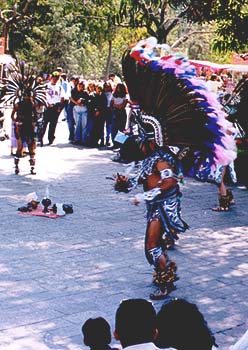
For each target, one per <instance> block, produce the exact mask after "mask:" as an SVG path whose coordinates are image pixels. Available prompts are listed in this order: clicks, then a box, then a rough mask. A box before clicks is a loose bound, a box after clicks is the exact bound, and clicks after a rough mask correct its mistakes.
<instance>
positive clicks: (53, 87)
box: [43, 71, 65, 145]
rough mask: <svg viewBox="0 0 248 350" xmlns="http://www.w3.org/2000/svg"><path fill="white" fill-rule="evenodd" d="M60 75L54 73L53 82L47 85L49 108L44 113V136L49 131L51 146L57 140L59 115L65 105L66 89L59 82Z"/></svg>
mask: <svg viewBox="0 0 248 350" xmlns="http://www.w3.org/2000/svg"><path fill="white" fill-rule="evenodd" d="M59 78H60V74H59V72H57V71H55V72H53V73H52V77H51V81H50V82H49V83H48V84H47V90H46V98H47V108H46V110H45V112H44V129H43V136H44V134H45V132H46V129H47V125H48V124H49V129H48V142H49V143H48V144H49V145H51V144H52V143H53V141H54V139H55V135H54V134H55V130H56V126H57V123H58V118H59V115H60V113H61V111H62V109H63V103H64V98H65V92H64V89H63V88H62V86H61V83H60V82H59Z"/></svg>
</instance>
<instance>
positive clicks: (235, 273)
mask: <svg viewBox="0 0 248 350" xmlns="http://www.w3.org/2000/svg"><path fill="white" fill-rule="evenodd" d="M56 136H57V137H56V142H55V143H54V144H53V145H52V146H49V147H48V146H44V147H42V148H41V147H38V148H37V175H35V176H32V175H29V163H28V158H24V159H22V160H21V162H20V168H21V172H20V174H19V175H15V174H14V173H13V169H14V167H13V157H11V156H10V149H9V146H8V141H4V142H1V143H0V152H1V154H0V158H1V159H0V210H1V233H0V235H1V239H0V242H1V243H0V247H1V253H0V305H1V313H0V349H1V350H48V349H60V350H79V349H83V348H84V347H83V344H82V336H81V326H82V324H83V323H84V321H85V320H86V319H87V318H89V317H97V316H103V317H105V318H106V319H107V320H108V321H109V322H110V324H111V326H112V327H113V326H114V314H115V310H116V308H117V306H118V304H119V302H120V301H121V300H122V299H126V298H148V296H149V293H150V292H151V291H152V290H153V286H152V284H151V276H152V268H151V267H150V266H149V265H148V263H147V262H146V260H145V257H144V247H143V239H144V231H145V219H144V213H145V210H144V206H143V205H141V206H139V207H135V206H133V205H132V204H131V202H130V200H129V199H130V197H132V194H118V193H115V191H114V190H113V183H112V181H111V180H108V179H106V176H111V175H112V174H113V173H116V172H117V171H119V172H123V171H125V168H124V167H123V165H121V164H118V163H114V162H112V161H111V160H110V157H111V156H112V152H111V151H109V150H103V151H102V150H98V149H86V148H83V147H80V146H72V145H69V144H68V142H67V126H66V122H62V121H61V122H60V123H59V124H58V127H57V131H56ZM45 142H47V140H45ZM47 186H49V194H50V197H51V199H52V201H53V203H58V202H60V203H61V202H62V203H68V204H70V203H71V204H73V207H74V213H73V214H67V215H66V216H64V217H61V218H58V219H56V220H53V219H49V218H44V217H31V216H25V215H22V214H20V213H19V212H18V211H17V208H18V207H20V206H23V205H25V204H26V201H25V197H26V195H27V194H28V193H30V192H36V194H37V195H38V198H39V199H42V197H43V196H44V195H45V194H46V189H47ZM182 192H183V195H184V197H183V202H182V210H183V217H184V219H185V220H186V221H187V222H188V223H189V224H190V226H191V228H190V230H189V231H187V232H186V233H185V234H182V235H181V237H180V240H179V242H178V244H177V249H176V250H175V251H173V252H171V253H170V256H171V257H172V258H173V259H175V260H176V261H177V263H178V266H179V271H178V272H179V276H180V280H179V281H178V282H177V290H176V291H174V292H173V293H172V295H173V296H177V297H184V298H187V300H189V301H191V302H194V303H197V305H198V306H199V308H200V310H201V311H202V312H203V314H204V315H205V318H206V320H207V321H208V324H209V326H210V327H211V328H212V330H213V332H214V334H215V336H216V340H217V343H218V344H219V346H220V347H219V349H220V350H227V349H228V348H229V346H230V345H231V344H233V343H234V342H235V341H237V339H239V337H240V336H241V335H242V334H243V333H244V332H245V331H246V329H247V328H248V327H247V325H248V324H247V315H248V301H247V295H248V294H247V291H248V263H247V253H248V239H247V231H248V216H247V203H248V201H247V199H248V196H247V195H248V192H247V190H244V189H239V188H235V189H234V195H235V198H236V202H237V204H236V206H235V207H233V209H232V210H231V211H230V212H228V213H215V212H212V211H211V210H210V208H211V206H213V205H214V204H216V199H217V188H216V187H215V186H214V185H211V184H204V183H200V182H196V181H195V180H193V179H188V178H187V179H186V184H185V185H184V186H183V187H182ZM162 303H163V302H162V301H158V302H155V304H154V305H155V307H156V309H157V310H158V309H159V308H160V306H161V305H162ZM189 322H190V321H189ZM113 343H115V341H114V340H113Z"/></svg>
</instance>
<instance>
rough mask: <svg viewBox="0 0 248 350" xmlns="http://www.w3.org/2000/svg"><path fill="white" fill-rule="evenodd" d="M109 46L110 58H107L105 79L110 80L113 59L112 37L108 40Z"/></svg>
mask: <svg viewBox="0 0 248 350" xmlns="http://www.w3.org/2000/svg"><path fill="white" fill-rule="evenodd" d="M108 44H109V47H108V58H107V63H106V69H105V77H104V80H105V81H106V80H108V76H109V70H110V64H111V60H112V40H111V39H110V40H109V41H108Z"/></svg>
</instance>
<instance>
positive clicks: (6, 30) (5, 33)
mask: <svg viewBox="0 0 248 350" xmlns="http://www.w3.org/2000/svg"><path fill="white" fill-rule="evenodd" d="M3 38H4V49H3V53H7V54H8V53H9V25H8V23H4V24H3Z"/></svg>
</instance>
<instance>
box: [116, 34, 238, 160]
mask: <svg viewBox="0 0 248 350" xmlns="http://www.w3.org/2000/svg"><path fill="white" fill-rule="evenodd" d="M161 50H164V51H168V45H158V44H157V39H156V38H148V39H146V40H141V41H140V42H139V43H137V44H136V45H135V46H134V47H132V48H131V49H129V50H127V51H126V52H125V53H124V55H123V59H122V68H123V75H124V79H125V82H126V84H127V88H128V91H129V95H130V99H131V100H132V101H134V103H136V104H138V105H139V108H140V111H141V116H140V115H139V112H137V110H136V111H135V114H136V115H138V118H139V119H141V122H143V125H144V123H145V124H149V128H150V126H151V125H154V126H155V128H156V129H155V128H154V130H155V133H157V134H159V136H157V139H158V140H160V141H159V143H158V142H157V141H156V140H155V141H156V142H157V144H158V145H159V146H160V147H161V145H162V144H163V145H164V146H166V145H167V146H179V147H191V148H192V149H193V150H196V151H200V152H201V154H202V155H203V157H204V158H209V160H210V163H211V164H215V163H218V164H222V165H226V164H229V163H230V162H231V161H232V160H234V159H235V158H236V145H235V141H234V138H233V137H232V136H231V133H232V132H233V131H234V128H233V124H232V123H230V122H229V121H228V120H227V119H226V117H227V115H226V113H225V112H224V110H223V106H222V105H221V104H220V103H219V102H218V99H217V95H216V94H214V93H212V92H211V91H209V89H208V87H207V85H206V82H204V81H202V80H200V79H199V78H198V77H197V75H196V70H195V67H194V66H192V65H191V64H190V63H189V61H188V60H187V59H186V58H185V57H183V56H182V55H181V54H179V53H171V52H169V53H168V54H167V55H165V56H162V57H160V56H159V55H158V51H161ZM148 116H149V117H148ZM151 118H152V119H153V120H151ZM136 119H137V117H136ZM154 120H156V121H157V122H156V125H155V122H154ZM159 125H160V126H159ZM161 140H162V141H161Z"/></svg>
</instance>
